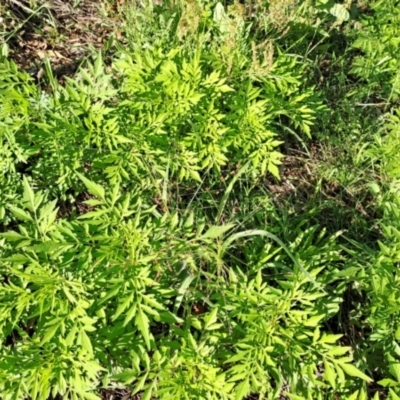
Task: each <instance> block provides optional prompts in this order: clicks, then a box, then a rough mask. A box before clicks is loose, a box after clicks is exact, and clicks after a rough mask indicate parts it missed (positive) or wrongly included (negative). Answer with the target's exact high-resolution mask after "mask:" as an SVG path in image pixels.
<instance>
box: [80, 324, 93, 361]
mask: <svg viewBox="0 0 400 400" xmlns="http://www.w3.org/2000/svg"><path fill="white" fill-rule="evenodd" d="M80 336H81V344H82V347H83V348H84V349H85V350H86V351H87V352H88V354H89V355H90V356H91V357H93V347H92V342H91V340H90V338H89V336H88V335H87V334H86V332H85V331H84V330H81V331H80Z"/></svg>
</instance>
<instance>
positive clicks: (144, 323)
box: [135, 305, 150, 350]
mask: <svg viewBox="0 0 400 400" xmlns="http://www.w3.org/2000/svg"><path fill="white" fill-rule="evenodd" d="M135 324H136V326H137V327H138V329H139V331H140V333H141V334H142V336H143V339H144V341H145V342H146V346H147V348H148V349H149V350H150V329H149V328H150V327H149V319H148V318H147V315H146V314H145V313H144V312H143V311H142V309H141V307H140V305H138V309H137V314H136V318H135Z"/></svg>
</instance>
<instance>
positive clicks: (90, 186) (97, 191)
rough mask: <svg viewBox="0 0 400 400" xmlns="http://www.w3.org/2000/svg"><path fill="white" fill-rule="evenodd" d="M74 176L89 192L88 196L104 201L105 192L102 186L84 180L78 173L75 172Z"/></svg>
mask: <svg viewBox="0 0 400 400" xmlns="http://www.w3.org/2000/svg"><path fill="white" fill-rule="evenodd" d="M76 174H77V176H78V177H79V179H80V180H81V181H82V182H83V183H84V185H85V186H86V189H87V190H88V191H89V193H90V194H92V195H93V196H96V197H98V198H100V199H102V200H105V191H104V188H103V187H102V186H100V185H99V184H97V183H95V182H92V181H90V180H89V179H87V178H85V177H84V176H83V175H82V174H80V173H79V172H77V173H76Z"/></svg>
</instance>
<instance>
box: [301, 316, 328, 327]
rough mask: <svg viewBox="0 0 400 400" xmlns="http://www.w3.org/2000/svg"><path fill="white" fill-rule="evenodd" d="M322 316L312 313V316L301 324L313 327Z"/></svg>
mask: <svg viewBox="0 0 400 400" xmlns="http://www.w3.org/2000/svg"><path fill="white" fill-rule="evenodd" d="M324 317H325V315H314V316H313V317H311V318H309V319H307V320H306V321H304V322H303V324H304V326H310V327H315V326H317V325H318V324H319V322H320V321H321V319H322V318H324Z"/></svg>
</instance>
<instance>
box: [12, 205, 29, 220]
mask: <svg viewBox="0 0 400 400" xmlns="http://www.w3.org/2000/svg"><path fill="white" fill-rule="evenodd" d="M7 208H8V209H9V210H10V211H11V212H12V213H13V214H14V216H15V217H17V218H18V219H20V220H21V221H30V222H33V218H32V217H31V216H30V215H29V214H28V213H27V212H26V211H24V210H21V209H20V208H18V207H15V206H11V205H9V206H7Z"/></svg>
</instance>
